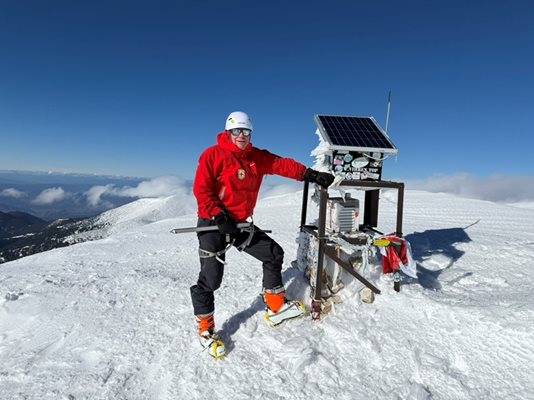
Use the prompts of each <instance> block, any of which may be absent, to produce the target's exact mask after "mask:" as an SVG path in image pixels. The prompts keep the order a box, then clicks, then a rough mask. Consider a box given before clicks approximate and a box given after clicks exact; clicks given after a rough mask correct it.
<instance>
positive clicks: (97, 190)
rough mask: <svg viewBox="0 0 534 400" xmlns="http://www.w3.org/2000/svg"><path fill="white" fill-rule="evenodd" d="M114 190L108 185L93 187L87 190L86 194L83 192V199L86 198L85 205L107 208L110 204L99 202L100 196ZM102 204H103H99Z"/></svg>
mask: <svg viewBox="0 0 534 400" xmlns="http://www.w3.org/2000/svg"><path fill="white" fill-rule="evenodd" d="M113 190H114V186H113V185H111V184H109V185H105V186H101V185H99V186H93V187H92V188H91V189H89V190H88V191H87V192H85V193H84V194H85V197H86V198H87V204H89V205H90V206H91V207H96V206H98V205H103V206H105V207H107V208H109V206H110V204H111V203H109V202H104V201H103V200H101V198H102V196H104V195H105V194H106V193H111V192H112V191H113ZM101 203H104V204H101Z"/></svg>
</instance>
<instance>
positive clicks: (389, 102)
mask: <svg viewBox="0 0 534 400" xmlns="http://www.w3.org/2000/svg"><path fill="white" fill-rule="evenodd" d="M390 108H391V90H390V91H389V96H388V112H387V114H386V135H387V133H388V126H389V110H390Z"/></svg>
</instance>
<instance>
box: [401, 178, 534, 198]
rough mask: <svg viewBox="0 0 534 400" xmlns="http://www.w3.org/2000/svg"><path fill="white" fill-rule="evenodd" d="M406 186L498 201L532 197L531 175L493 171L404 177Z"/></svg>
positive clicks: (533, 193)
mask: <svg viewBox="0 0 534 400" xmlns="http://www.w3.org/2000/svg"><path fill="white" fill-rule="evenodd" d="M406 188H407V189H416V190H426V191H428V192H434V193H437V192H444V193H452V194H456V195H458V196H462V197H469V198H474V199H480V200H489V201H494V202H500V203H519V202H527V201H532V200H534V177H531V176H510V175H493V176H490V177H487V178H479V177H475V176H473V175H469V174H456V175H449V176H437V177H432V178H428V179H425V180H412V181H406Z"/></svg>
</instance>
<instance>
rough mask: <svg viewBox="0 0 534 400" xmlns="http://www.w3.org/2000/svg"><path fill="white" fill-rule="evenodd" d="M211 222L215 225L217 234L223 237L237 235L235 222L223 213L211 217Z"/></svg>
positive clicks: (237, 229) (237, 230)
mask: <svg viewBox="0 0 534 400" xmlns="http://www.w3.org/2000/svg"><path fill="white" fill-rule="evenodd" d="M213 220H214V221H215V223H216V224H217V228H218V229H219V232H220V233H222V234H223V235H233V234H236V233H239V228H238V227H237V225H236V223H235V221H234V220H233V219H232V218H230V217H229V216H228V215H226V213H225V212H221V213H220V214H217V215H216V216H215V217H213Z"/></svg>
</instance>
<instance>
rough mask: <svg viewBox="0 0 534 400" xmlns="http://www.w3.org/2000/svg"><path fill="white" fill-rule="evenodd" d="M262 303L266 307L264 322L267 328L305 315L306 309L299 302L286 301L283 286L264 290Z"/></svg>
mask: <svg viewBox="0 0 534 400" xmlns="http://www.w3.org/2000/svg"><path fill="white" fill-rule="evenodd" d="M263 301H264V302H265V305H266V306H267V308H266V310H265V321H266V322H267V324H268V325H269V326H277V325H280V324H281V323H282V322H285V321H287V320H289V319H293V318H298V317H302V316H303V315H305V314H306V307H305V306H304V304H302V302H301V301H298V300H292V301H288V300H287V299H286V292H285V289H284V287H283V286H281V287H278V288H274V289H266V290H265V292H264V293H263Z"/></svg>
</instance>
